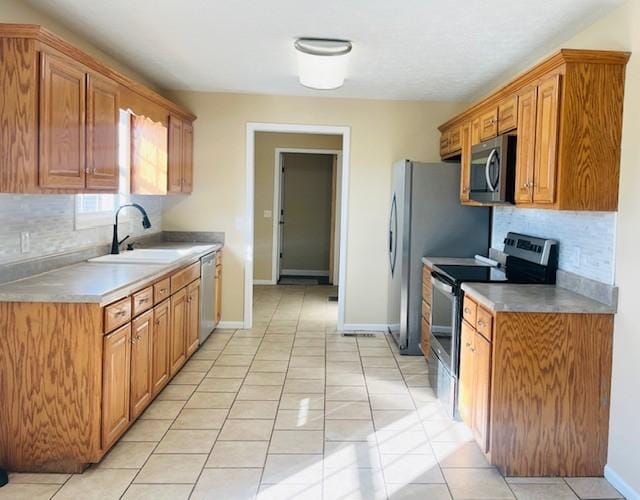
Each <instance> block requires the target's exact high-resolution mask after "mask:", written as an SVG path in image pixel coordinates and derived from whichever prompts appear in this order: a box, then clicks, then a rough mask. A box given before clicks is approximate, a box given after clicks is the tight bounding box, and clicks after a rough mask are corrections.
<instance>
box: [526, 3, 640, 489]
mask: <svg viewBox="0 0 640 500" xmlns="http://www.w3.org/2000/svg"><path fill="white" fill-rule="evenodd" d="M560 47H564V48H581V49H611V50H625V51H630V52H632V53H633V55H632V57H631V59H630V61H629V64H628V65H627V76H626V83H625V100H624V120H623V131H622V159H621V175H620V204H619V208H618V217H617V235H616V240H617V241H616V263H615V265H616V284H617V285H618V287H619V292H620V294H619V295H620V301H619V310H618V314H617V315H616V319H615V333H614V352H613V378H612V388H611V389H612V390H611V411H610V426H609V457H608V469H611V470H612V471H614V473H615V474H617V475H619V476H620V477H621V478H622V480H623V481H625V482H626V483H627V484H628V485H629V486H630V487H631V488H633V489H634V490H635V495H636V497H635V498H640V475H639V474H638V472H639V471H640V426H639V425H638V419H639V417H640V390H638V383H639V382H640V328H639V327H638V319H637V310H638V307H639V306H640V292H639V290H640V287H639V286H638V283H640V267H639V266H638V257H637V248H638V247H640V232H639V231H638V228H639V227H640V196H639V193H640V140H639V138H640V112H639V111H640V59H639V58H640V1H638V0H628V1H627V2H626V3H625V4H623V5H622V6H621V7H619V8H618V9H616V10H615V11H613V12H612V13H611V14H609V15H607V16H605V17H604V18H602V19H600V20H599V21H597V22H596V23H594V24H593V25H592V26H590V27H589V28H587V29H585V30H584V31H582V32H581V33H579V34H578V35H576V36H574V37H572V38H571V39H569V40H567V41H565V42H563V43H561V44H560V45H559V46H547V47H542V48H541V49H540V50H539V51H538V52H537V53H536V54H532V57H531V59H530V63H531V64H533V62H535V60H536V58H542V57H545V56H547V55H548V54H549V53H551V52H552V51H554V50H556V49H558V48H560ZM528 66H530V64H529V65H527V67H528ZM607 476H608V477H610V478H611V477H612V476H610V472H609V471H607ZM613 479H615V478H613ZM623 493H627V494H629V496H630V497H632V495H633V492H623Z"/></svg>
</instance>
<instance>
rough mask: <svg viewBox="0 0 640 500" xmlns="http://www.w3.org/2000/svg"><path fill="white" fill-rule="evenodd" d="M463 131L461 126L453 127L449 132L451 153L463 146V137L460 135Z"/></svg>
mask: <svg viewBox="0 0 640 500" xmlns="http://www.w3.org/2000/svg"><path fill="white" fill-rule="evenodd" d="M461 132H462V130H461V127H454V128H452V129H451V132H450V133H449V153H455V152H457V151H460V148H462V138H461V137H460V133H461Z"/></svg>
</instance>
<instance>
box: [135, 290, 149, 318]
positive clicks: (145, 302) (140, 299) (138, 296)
mask: <svg viewBox="0 0 640 500" xmlns="http://www.w3.org/2000/svg"><path fill="white" fill-rule="evenodd" d="M152 306H153V287H152V286H148V287H147V288H145V289H143V290H140V291H139V292H136V293H134V294H133V315H134V316H137V315H138V314H141V313H143V312H145V311H147V310H149V309H151V307H152Z"/></svg>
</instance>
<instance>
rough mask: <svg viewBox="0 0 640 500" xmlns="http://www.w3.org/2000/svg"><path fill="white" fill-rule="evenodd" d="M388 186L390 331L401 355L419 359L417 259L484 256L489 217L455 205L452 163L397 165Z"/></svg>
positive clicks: (457, 198)
mask: <svg viewBox="0 0 640 500" xmlns="http://www.w3.org/2000/svg"><path fill="white" fill-rule="evenodd" d="M392 186H393V188H392V189H393V191H392V195H391V208H390V212H389V241H388V245H389V266H390V278H389V306H388V307H389V310H388V317H389V323H390V325H389V331H390V333H391V334H392V336H393V338H394V340H395V341H396V343H397V344H398V347H399V349H400V352H401V353H402V354H408V355H419V354H421V351H420V329H421V321H420V318H421V305H422V257H424V256H432V257H473V256H474V255H475V254H482V255H486V254H487V251H488V248H489V241H490V232H491V211H490V209H489V208H486V207H471V206H464V205H461V204H460V195H459V193H460V165H459V164H456V163H420V162H415V161H411V160H402V161H399V162H397V163H396V164H395V165H394V166H393V185H392ZM426 354H428V353H426Z"/></svg>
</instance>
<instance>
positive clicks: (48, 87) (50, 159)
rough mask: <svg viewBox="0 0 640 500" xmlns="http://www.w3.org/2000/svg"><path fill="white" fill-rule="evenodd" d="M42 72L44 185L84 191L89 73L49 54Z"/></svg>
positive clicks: (41, 171)
mask: <svg viewBox="0 0 640 500" xmlns="http://www.w3.org/2000/svg"><path fill="white" fill-rule="evenodd" d="M40 71H41V73H40V141H39V143H40V144H39V149H40V167H39V182H40V186H41V187H45V188H55V189H84V186H85V105H86V100H85V95H86V73H85V71H84V68H83V67H82V66H81V65H79V64H77V63H75V62H73V61H71V60H70V59H67V58H65V57H62V56H58V55H54V54H50V53H48V52H42V53H41V67H40Z"/></svg>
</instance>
